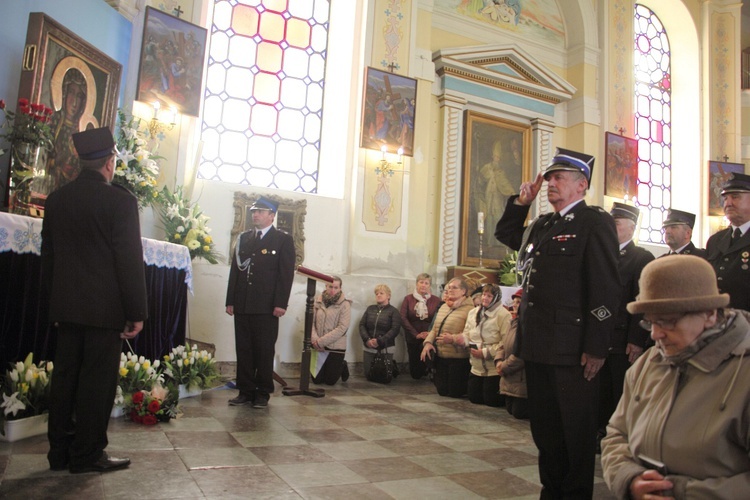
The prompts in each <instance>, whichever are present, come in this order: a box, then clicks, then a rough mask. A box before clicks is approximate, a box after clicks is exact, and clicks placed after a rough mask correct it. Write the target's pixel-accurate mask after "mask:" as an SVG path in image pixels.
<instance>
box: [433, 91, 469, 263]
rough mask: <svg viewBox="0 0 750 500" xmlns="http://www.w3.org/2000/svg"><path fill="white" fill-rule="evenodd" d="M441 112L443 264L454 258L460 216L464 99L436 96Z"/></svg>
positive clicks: (440, 261)
mask: <svg viewBox="0 0 750 500" xmlns="http://www.w3.org/2000/svg"><path fill="white" fill-rule="evenodd" d="M439 102H440V106H441V108H442V112H443V158H442V160H443V161H442V163H443V169H442V181H443V182H442V187H443V192H442V195H441V199H440V214H441V217H442V220H441V221H440V248H439V255H438V261H439V263H440V264H442V265H444V266H449V265H452V264H455V263H456V261H457V259H458V236H459V222H460V217H461V213H460V210H461V130H462V123H461V119H462V113H463V107H464V106H465V105H466V101H465V100H462V99H459V98H456V97H455V96H446V98H439Z"/></svg>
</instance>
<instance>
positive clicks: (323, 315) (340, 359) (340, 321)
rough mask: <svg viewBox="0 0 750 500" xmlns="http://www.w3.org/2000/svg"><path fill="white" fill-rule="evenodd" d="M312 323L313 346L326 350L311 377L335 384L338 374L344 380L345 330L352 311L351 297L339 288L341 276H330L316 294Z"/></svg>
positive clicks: (347, 375)
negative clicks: (324, 356) (322, 288)
mask: <svg viewBox="0 0 750 500" xmlns="http://www.w3.org/2000/svg"><path fill="white" fill-rule="evenodd" d="M313 307H314V316H313V324H312V336H311V341H312V346H313V349H315V350H317V351H319V352H327V353H328V357H327V358H326V360H325V362H324V363H323V366H322V367H321V369H320V371H319V372H318V374H317V375H316V376H315V377H313V382H315V383H316V384H327V385H333V384H335V383H336V382H337V381H338V379H339V378H341V380H342V381H343V382H346V381H347V379H348V378H349V367H348V366H346V361H345V360H344V355H345V354H346V331H347V330H348V329H349V322H350V320H351V314H352V301H351V300H349V299H347V298H346V297H345V296H344V292H342V291H341V278H339V277H338V276H333V283H328V284H327V285H326V289H325V291H324V292H323V293H321V294H320V295H318V296H317V297H316V298H315V304H314V306H313Z"/></svg>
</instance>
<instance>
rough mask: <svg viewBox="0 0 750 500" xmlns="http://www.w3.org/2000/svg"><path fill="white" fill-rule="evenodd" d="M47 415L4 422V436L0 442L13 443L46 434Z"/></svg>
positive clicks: (0, 437)
mask: <svg viewBox="0 0 750 500" xmlns="http://www.w3.org/2000/svg"><path fill="white" fill-rule="evenodd" d="M48 418H49V414H47V413H44V414H42V415H34V416H33V417H26V418H19V419H18V420H6V421H5V427H4V429H3V430H4V435H3V436H0V441H7V442H8V443H13V442H15V441H20V440H21V439H26V438H28V437H31V436H39V435H40V434H46V433H47V420H48Z"/></svg>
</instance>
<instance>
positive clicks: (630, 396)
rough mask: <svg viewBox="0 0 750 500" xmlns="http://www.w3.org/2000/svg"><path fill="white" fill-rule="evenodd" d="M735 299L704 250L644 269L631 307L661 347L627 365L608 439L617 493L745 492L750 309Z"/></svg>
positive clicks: (605, 457) (607, 470) (749, 471)
mask: <svg viewBox="0 0 750 500" xmlns="http://www.w3.org/2000/svg"><path fill="white" fill-rule="evenodd" d="M728 304H729V295H727V294H720V293H719V290H718V288H717V281H716V274H715V273H714V270H713V268H712V267H711V265H710V264H709V263H708V262H706V261H705V260H703V259H701V258H700V257H696V256H693V255H670V256H668V257H664V258H662V259H656V260H654V261H652V262H650V263H649V264H648V265H646V267H645V268H644V269H643V272H642V273H641V278H640V294H639V296H638V298H637V299H636V301H635V302H630V303H629V304H628V306H627V309H628V312H629V313H631V314H643V315H644V319H643V322H642V325H643V326H644V328H647V329H650V330H651V338H652V339H653V340H654V342H656V345H655V346H654V347H652V348H650V349H649V350H648V351H646V352H645V353H644V354H643V355H642V356H641V357H640V358H638V359H637V360H636V361H635V363H633V365H632V366H631V367H630V369H629V370H628V371H627V373H626V375H625V386H624V390H623V394H622V398H621V399H620V403H619V405H618V406H617V410H615V413H614V415H612V418H611V419H610V421H609V425H608V427H607V436H606V437H605V438H604V439H603V440H602V467H603V470H604V479H605V480H606V482H607V486H609V488H610V490H612V492H613V493H614V494H615V496H616V497H617V498H628V499H630V498H632V499H634V500H639V499H643V498H648V499H662V498H676V499H683V498H719V499H722V498H725V499H736V498H748V494H749V493H750V385H749V384H748V380H750V322H749V320H750V313H748V312H747V311H742V310H739V309H725V307H726V306H727V305H728ZM744 358H748V359H744ZM591 438H592V439H594V436H592V437H591Z"/></svg>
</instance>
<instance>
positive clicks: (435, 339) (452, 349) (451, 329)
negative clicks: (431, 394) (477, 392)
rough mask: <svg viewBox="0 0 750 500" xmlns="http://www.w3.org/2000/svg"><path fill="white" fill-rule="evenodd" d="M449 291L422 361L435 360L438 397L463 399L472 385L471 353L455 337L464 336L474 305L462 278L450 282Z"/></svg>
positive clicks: (428, 340)
mask: <svg viewBox="0 0 750 500" xmlns="http://www.w3.org/2000/svg"><path fill="white" fill-rule="evenodd" d="M445 291H446V297H445V304H443V305H442V306H441V307H440V309H438V312H437V314H436V315H435V322H434V323H433V326H432V329H431V330H430V333H429V334H428V335H427V338H426V339H425V340H424V348H423V349H422V356H421V359H422V361H425V360H426V359H433V357H434V359H433V366H434V369H435V374H434V376H433V382H434V383H435V388H436V389H437V392H438V394H440V395H441V396H450V397H452V398H460V397H463V396H464V395H465V394H466V392H467V390H468V386H469V370H470V365H469V350H468V349H466V348H465V347H462V346H460V345H457V344H456V343H455V342H454V338H455V337H460V336H461V333H462V332H463V331H464V326H465V325H466V317H467V316H468V314H469V311H471V309H473V307H474V306H473V304H472V303H471V299H470V298H469V288H468V287H467V286H466V282H465V281H464V280H462V279H461V278H453V279H452V280H450V281H449V282H448V284H447V285H446V287H445ZM436 346H437V350H436Z"/></svg>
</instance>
